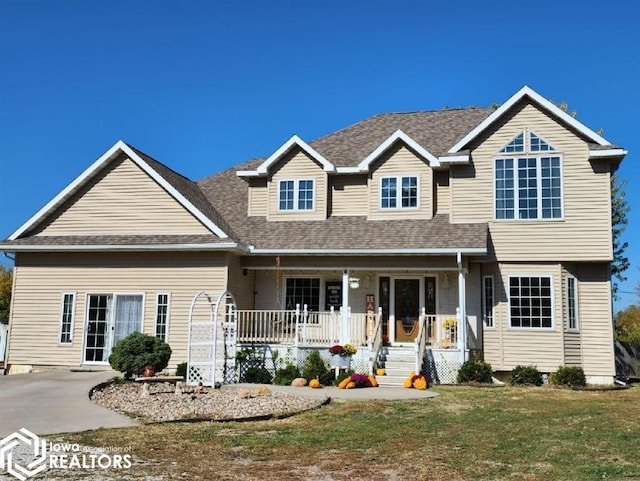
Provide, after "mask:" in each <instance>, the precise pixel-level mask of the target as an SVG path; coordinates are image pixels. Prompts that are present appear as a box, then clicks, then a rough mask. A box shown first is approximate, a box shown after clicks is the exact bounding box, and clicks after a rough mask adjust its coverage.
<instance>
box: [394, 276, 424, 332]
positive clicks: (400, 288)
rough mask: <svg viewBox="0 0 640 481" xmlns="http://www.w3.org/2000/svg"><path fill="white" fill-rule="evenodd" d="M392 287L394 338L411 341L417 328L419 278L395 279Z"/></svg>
mask: <svg viewBox="0 0 640 481" xmlns="http://www.w3.org/2000/svg"><path fill="white" fill-rule="evenodd" d="M394 287H395V289H394V290H395V296H394V300H395V303H394V311H395V320H396V325H395V328H396V336H395V340H396V341H397V342H408V341H413V340H414V339H415V338H416V337H417V335H418V329H419V322H418V320H419V316H420V279H395V280H394Z"/></svg>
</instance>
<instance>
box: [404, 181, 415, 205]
mask: <svg viewBox="0 0 640 481" xmlns="http://www.w3.org/2000/svg"><path fill="white" fill-rule="evenodd" d="M402 207H418V178H417V177H403V178H402Z"/></svg>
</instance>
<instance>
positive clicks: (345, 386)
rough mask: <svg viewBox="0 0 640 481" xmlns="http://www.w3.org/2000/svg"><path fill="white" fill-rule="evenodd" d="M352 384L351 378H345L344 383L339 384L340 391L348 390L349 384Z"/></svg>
mask: <svg viewBox="0 0 640 481" xmlns="http://www.w3.org/2000/svg"><path fill="white" fill-rule="evenodd" d="M350 382H351V376H347V377H345V378H344V379H343V380H342V381H340V384H338V389H346V388H347V384H349V383H350Z"/></svg>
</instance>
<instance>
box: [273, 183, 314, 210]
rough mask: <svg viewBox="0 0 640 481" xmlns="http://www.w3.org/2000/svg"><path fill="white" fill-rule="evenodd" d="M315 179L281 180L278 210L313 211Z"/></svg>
mask: <svg viewBox="0 0 640 481" xmlns="http://www.w3.org/2000/svg"><path fill="white" fill-rule="evenodd" d="M314 184H315V183H314V181H313V179H296V180H281V181H280V182H279V183H278V210H292V211H295V210H313V199H314V191H315V185H314Z"/></svg>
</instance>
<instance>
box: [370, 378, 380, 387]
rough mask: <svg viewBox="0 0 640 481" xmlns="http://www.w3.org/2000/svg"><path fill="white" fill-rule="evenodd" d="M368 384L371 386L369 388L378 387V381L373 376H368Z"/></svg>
mask: <svg viewBox="0 0 640 481" xmlns="http://www.w3.org/2000/svg"><path fill="white" fill-rule="evenodd" d="M369 384H371V387H378V380H377V379H376V377H375V376H369Z"/></svg>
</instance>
